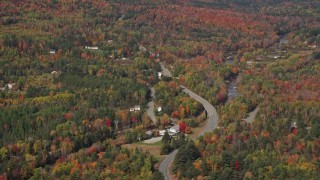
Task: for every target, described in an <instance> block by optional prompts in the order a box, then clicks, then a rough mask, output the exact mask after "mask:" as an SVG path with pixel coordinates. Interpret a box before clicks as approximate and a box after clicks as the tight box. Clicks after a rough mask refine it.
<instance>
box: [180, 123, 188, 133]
mask: <svg viewBox="0 0 320 180" xmlns="http://www.w3.org/2000/svg"><path fill="white" fill-rule="evenodd" d="M186 128H187V125H186V123H185V122H180V123H179V131H180V132H185V130H186Z"/></svg>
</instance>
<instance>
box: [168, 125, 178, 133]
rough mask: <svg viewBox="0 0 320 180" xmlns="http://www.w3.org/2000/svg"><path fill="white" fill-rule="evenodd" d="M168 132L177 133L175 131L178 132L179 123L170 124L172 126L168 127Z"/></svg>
mask: <svg viewBox="0 0 320 180" xmlns="http://www.w3.org/2000/svg"><path fill="white" fill-rule="evenodd" d="M169 132H171V133H174V134H177V133H178V132H179V125H175V126H172V127H171V128H170V129H169Z"/></svg>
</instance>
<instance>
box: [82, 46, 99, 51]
mask: <svg viewBox="0 0 320 180" xmlns="http://www.w3.org/2000/svg"><path fill="white" fill-rule="evenodd" d="M84 48H86V49H91V50H98V49H99V47H97V46H85V47H84Z"/></svg>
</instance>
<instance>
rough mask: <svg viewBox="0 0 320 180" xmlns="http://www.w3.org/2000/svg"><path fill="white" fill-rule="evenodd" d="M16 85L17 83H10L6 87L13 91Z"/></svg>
mask: <svg viewBox="0 0 320 180" xmlns="http://www.w3.org/2000/svg"><path fill="white" fill-rule="evenodd" d="M15 85H16V83H8V84H7V85H6V86H7V88H8V89H9V90H11V89H12V88H13V87H14V86H15Z"/></svg>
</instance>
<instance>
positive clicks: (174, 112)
mask: <svg viewBox="0 0 320 180" xmlns="http://www.w3.org/2000/svg"><path fill="white" fill-rule="evenodd" d="M171 116H172V117H173V118H180V114H179V111H173V112H172V113H171Z"/></svg>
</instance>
